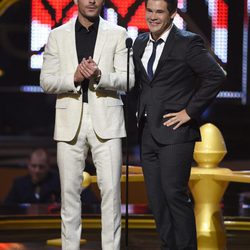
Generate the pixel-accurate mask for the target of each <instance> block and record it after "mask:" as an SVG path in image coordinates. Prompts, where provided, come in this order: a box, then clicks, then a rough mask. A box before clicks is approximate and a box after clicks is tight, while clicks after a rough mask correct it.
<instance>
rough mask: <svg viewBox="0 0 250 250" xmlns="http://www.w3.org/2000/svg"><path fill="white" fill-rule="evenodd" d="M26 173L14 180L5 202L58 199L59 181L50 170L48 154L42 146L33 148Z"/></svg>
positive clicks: (32, 201)
mask: <svg viewBox="0 0 250 250" xmlns="http://www.w3.org/2000/svg"><path fill="white" fill-rule="evenodd" d="M27 168H28V174H27V175H26V176H22V177H18V178H17V179H15V180H14V183H13V185H12V187H11V190H10V192H9V194H8V195H7V197H6V199H5V203H6V204H18V203H52V202H59V201H60V181H59V176H58V174H57V173H56V172H53V171H51V170H50V156H49V154H48V152H47V151H46V150H44V149H42V148H39V149H36V150H34V151H33V152H32V153H31V155H30V158H29V161H28V166H27Z"/></svg>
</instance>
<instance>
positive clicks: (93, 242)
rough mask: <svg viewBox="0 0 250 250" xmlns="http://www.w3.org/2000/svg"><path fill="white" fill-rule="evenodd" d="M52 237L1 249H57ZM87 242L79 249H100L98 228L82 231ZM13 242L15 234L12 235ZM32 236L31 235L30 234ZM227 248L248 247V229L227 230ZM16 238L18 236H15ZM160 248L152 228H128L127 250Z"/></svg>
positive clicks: (6, 245)
mask: <svg viewBox="0 0 250 250" xmlns="http://www.w3.org/2000/svg"><path fill="white" fill-rule="evenodd" d="M51 236H52V237H53V235H44V234H43V235H41V237H40V239H39V238H37V235H36V237H35V240H34V241H30V242H21V243H0V249H1V250H58V249H60V248H59V247H51V246H47V245H46V240H45V239H44V237H51ZM84 236H85V239H86V240H87V243H86V244H85V245H84V246H82V247H81V250H98V249H101V244H100V230H96V229H94V230H86V232H85V233H84ZM12 237H13V242H14V241H15V240H14V239H15V235H12ZM30 237H31V238H32V235H30ZM227 237H228V240H227V250H247V249H250V237H249V231H238V232H236V231H230V232H228V235H227ZM17 238H18V236H17ZM121 249H125V247H124V235H123V239H122V248H121ZM140 249H141V250H142V249H143V250H158V249H159V250H160V245H159V240H158V236H157V234H156V233H155V231H154V230H152V229H147V230H138V229H137V230H134V229H133V230H130V231H129V250H140Z"/></svg>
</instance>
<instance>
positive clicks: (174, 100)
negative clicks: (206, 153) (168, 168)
mask: <svg viewBox="0 0 250 250" xmlns="http://www.w3.org/2000/svg"><path fill="white" fill-rule="evenodd" d="M148 40H149V34H148V33H144V34H141V35H139V36H138V38H137V39H136V41H135V43H134V46H133V54H134V57H133V59H134V64H135V71H136V72H135V74H136V84H137V86H139V92H140V94H139V104H138V120H139V121H138V122H139V124H140V121H141V118H142V116H143V114H144V112H145V111H146V113H147V120H148V123H149V127H150V130H151V133H152V135H153V137H154V138H155V139H156V140H157V141H158V142H159V143H162V144H175V143H182V142H187V141H195V140H199V139H200V133H199V128H198V125H197V122H196V120H197V118H198V117H199V116H200V115H201V114H202V112H203V111H204V110H205V109H206V107H207V106H208V105H209V103H210V102H211V101H212V100H213V99H214V98H215V97H216V95H217V94H218V92H219V90H220V88H221V84H222V83H223V82H224V80H225V74H224V72H223V70H222V69H221V67H220V66H219V65H218V64H217V62H216V61H215V60H214V58H213V57H212V56H211V55H210V54H209V53H208V51H207V50H206V49H205V47H204V43H203V40H202V39H201V38H200V36H198V35H196V34H193V33H191V32H187V31H183V30H180V29H178V28H177V27H176V26H175V25H174V26H173V27H172V29H171V31H170V34H169V36H168V39H167V41H166V44H165V46H164V49H163V52H162V55H161V58H160V60H159V63H158V67H157V69H156V72H155V74H154V78H153V79H152V81H150V80H149V79H148V76H147V73H146V70H145V68H144V66H143V64H142V62H141V58H142V56H143V53H144V50H145V47H146V44H147V42H148ZM197 80H199V85H198V86H197ZM182 109H186V111H187V113H188V115H189V116H190V117H191V118H192V119H191V120H190V121H189V122H188V123H186V124H183V125H182V126H181V127H180V128H178V129H177V130H173V126H171V127H166V126H164V125H163V122H164V121H165V120H166V119H163V115H164V114H167V113H172V112H178V111H181V110H182Z"/></svg>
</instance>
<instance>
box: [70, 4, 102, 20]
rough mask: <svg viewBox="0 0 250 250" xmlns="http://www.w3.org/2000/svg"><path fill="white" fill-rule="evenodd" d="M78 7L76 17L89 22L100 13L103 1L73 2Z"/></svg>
mask: <svg viewBox="0 0 250 250" xmlns="http://www.w3.org/2000/svg"><path fill="white" fill-rule="evenodd" d="M75 3H76V4H77V5H78V16H79V19H80V21H81V19H87V20H89V21H92V20H95V19H96V18H97V17H98V16H99V15H100V13H101V10H102V7H103V5H104V0H75Z"/></svg>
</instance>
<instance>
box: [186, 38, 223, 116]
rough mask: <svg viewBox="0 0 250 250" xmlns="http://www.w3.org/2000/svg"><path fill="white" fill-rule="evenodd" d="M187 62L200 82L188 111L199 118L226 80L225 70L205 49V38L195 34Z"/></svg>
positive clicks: (187, 54) (188, 51)
mask: <svg viewBox="0 0 250 250" xmlns="http://www.w3.org/2000/svg"><path fill="white" fill-rule="evenodd" d="M186 62H187V64H188V65H189V66H190V68H191V69H192V71H193V72H194V73H195V74H196V75H197V77H198V79H199V80H200V84H199V86H198V88H197V90H196V92H195V94H194V95H193V96H192V98H191V100H190V101H189V103H188V105H187V107H186V111H187V113H188V115H189V116H190V117H191V118H194V119H195V118H198V117H199V116H200V115H201V114H202V112H203V111H204V110H205V109H206V108H207V106H208V105H209V104H210V103H211V102H212V101H213V99H215V98H216V96H217V94H218V93H219V91H220V89H221V86H222V84H223V83H224V82H225V79H226V77H225V72H224V71H223V69H222V68H221V67H220V66H219V64H218V63H217V62H216V61H215V59H214V58H213V57H212V56H211V55H210V53H209V52H208V51H207V50H206V49H205V47H204V43H203V40H202V39H201V38H200V37H199V36H198V35H195V36H193V37H192V38H191V40H190V42H189V45H188V47H187V53H186Z"/></svg>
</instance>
